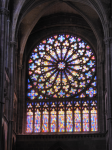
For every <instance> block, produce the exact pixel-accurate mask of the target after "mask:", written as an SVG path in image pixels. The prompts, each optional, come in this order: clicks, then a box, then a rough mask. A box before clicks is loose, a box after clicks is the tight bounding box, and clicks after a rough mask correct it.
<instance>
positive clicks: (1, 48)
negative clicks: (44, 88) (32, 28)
mask: <svg viewBox="0 0 112 150" xmlns="http://www.w3.org/2000/svg"><path fill="white" fill-rule="evenodd" d="M8 15H9V11H8V10H7V9H5V8H3V7H1V8H0V33H1V34H0V149H1V137H2V115H3V103H4V102H3V100H4V72H5V62H6V61H5V53H6V51H5V50H6V34H7V30H6V22H7V17H8Z"/></svg>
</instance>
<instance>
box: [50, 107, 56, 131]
mask: <svg viewBox="0 0 112 150" xmlns="http://www.w3.org/2000/svg"><path fill="white" fill-rule="evenodd" d="M56 131H57V116H56V111H55V110H54V109H53V110H52V111H51V115H50V132H56Z"/></svg>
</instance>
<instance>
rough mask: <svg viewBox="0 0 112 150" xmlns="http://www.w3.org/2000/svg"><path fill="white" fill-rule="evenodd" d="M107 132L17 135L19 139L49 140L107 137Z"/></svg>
mask: <svg viewBox="0 0 112 150" xmlns="http://www.w3.org/2000/svg"><path fill="white" fill-rule="evenodd" d="M105 136H106V133H95V134H71V135H70V134H67V135H64V134H63V135H17V139H18V140H20V141H21V140H31V139H32V140H36V139H41V140H43V139H44V140H45V139H46V140H47V139H77V138H78V139H83V138H84V139H85V138H105Z"/></svg>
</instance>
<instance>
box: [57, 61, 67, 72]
mask: <svg viewBox="0 0 112 150" xmlns="http://www.w3.org/2000/svg"><path fill="white" fill-rule="evenodd" d="M58 69H60V70H62V69H65V63H64V62H59V63H58Z"/></svg>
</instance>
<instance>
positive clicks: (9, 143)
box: [8, 41, 16, 150]
mask: <svg viewBox="0 0 112 150" xmlns="http://www.w3.org/2000/svg"><path fill="white" fill-rule="evenodd" d="M15 46H16V42H15V41H11V42H10V101H9V126H8V150H11V149H12V129H13V127H12V126H13V99H14V51H15Z"/></svg>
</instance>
